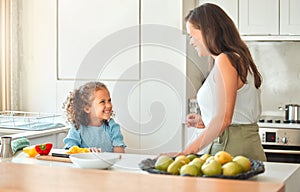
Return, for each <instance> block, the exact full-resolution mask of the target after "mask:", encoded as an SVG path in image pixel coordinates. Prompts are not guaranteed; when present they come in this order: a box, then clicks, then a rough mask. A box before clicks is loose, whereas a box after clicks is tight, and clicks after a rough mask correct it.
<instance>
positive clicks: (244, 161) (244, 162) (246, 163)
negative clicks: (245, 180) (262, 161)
mask: <svg viewBox="0 0 300 192" xmlns="http://www.w3.org/2000/svg"><path fill="white" fill-rule="evenodd" d="M232 161H234V162H237V163H238V164H239V165H240V166H241V167H242V168H243V171H244V172H247V171H249V170H250V169H251V161H250V160H249V159H248V158H247V157H245V156H242V155H238V156H236V157H234V158H233V160H232Z"/></svg>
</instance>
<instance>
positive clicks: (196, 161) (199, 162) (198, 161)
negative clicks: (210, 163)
mask: <svg viewBox="0 0 300 192" xmlns="http://www.w3.org/2000/svg"><path fill="white" fill-rule="evenodd" d="M204 163H205V161H204V160H203V159H200V158H198V157H196V158H195V159H193V161H191V162H189V164H193V165H196V166H197V167H198V168H199V169H201V167H202V165H203V164H204Z"/></svg>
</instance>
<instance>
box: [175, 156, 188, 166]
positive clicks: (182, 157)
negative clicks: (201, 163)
mask: <svg viewBox="0 0 300 192" xmlns="http://www.w3.org/2000/svg"><path fill="white" fill-rule="evenodd" d="M178 160H180V161H184V164H188V163H189V162H190V159H189V158H187V157H186V156H185V155H179V156H177V157H176V158H175V161H178Z"/></svg>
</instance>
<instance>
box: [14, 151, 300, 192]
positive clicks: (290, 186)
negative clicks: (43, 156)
mask: <svg viewBox="0 0 300 192" xmlns="http://www.w3.org/2000/svg"><path fill="white" fill-rule="evenodd" d="M63 151H64V150H63V149H52V151H51V152H63ZM121 155H122V159H121V160H120V161H118V162H117V163H116V164H115V165H114V166H112V167H111V170H114V171H123V172H134V173H142V174H148V173H147V172H145V171H142V170H141V169H140V168H139V166H138V164H139V163H140V162H141V161H142V160H144V159H147V158H151V159H152V158H154V157H155V156H153V155H144V154H127V153H124V154H121ZM12 162H14V163H25V164H39V165H45V166H50V167H52V166H60V167H69V168H77V169H80V168H78V167H76V166H75V165H74V164H72V163H63V162H55V161H44V160H37V159H36V158H29V157H27V155H26V154H24V153H23V152H17V154H16V155H15V157H14V158H13V159H12ZM264 165H265V172H264V173H262V174H259V175H257V176H254V177H252V178H250V179H249V180H251V181H260V182H261V181H263V182H278V183H285V184H286V192H299V191H300V188H299V181H300V164H290V163H273V162H264Z"/></svg>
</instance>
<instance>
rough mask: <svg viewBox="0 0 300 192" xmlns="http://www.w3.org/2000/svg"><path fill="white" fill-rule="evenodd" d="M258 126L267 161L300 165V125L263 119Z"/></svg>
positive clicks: (277, 118)
mask: <svg viewBox="0 0 300 192" xmlns="http://www.w3.org/2000/svg"><path fill="white" fill-rule="evenodd" d="M258 125H259V135H260V138H261V141H262V145H263V148H264V151H265V153H266V156H267V161H270V162H286V163H300V123H291V122H290V121H286V120H284V119H283V118H280V117H263V118H262V119H261V120H260V121H259V123H258Z"/></svg>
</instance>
